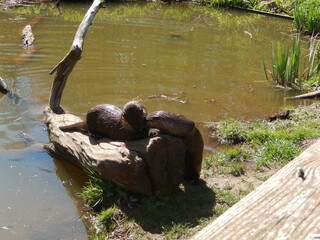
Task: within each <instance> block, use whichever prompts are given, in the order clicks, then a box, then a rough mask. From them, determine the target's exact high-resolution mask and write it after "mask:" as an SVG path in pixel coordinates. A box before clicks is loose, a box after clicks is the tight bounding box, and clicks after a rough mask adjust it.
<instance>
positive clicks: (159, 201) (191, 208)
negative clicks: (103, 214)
mask: <svg viewBox="0 0 320 240" xmlns="http://www.w3.org/2000/svg"><path fill="white" fill-rule="evenodd" d="M215 199H216V197H215V192H214V191H213V189H211V188H209V187H207V186H206V184H205V183H202V184H199V185H192V184H190V183H186V182H185V183H184V184H183V186H182V187H181V188H180V189H179V190H178V191H177V192H174V193H172V194H170V195H161V194H155V195H153V196H150V197H142V198H141V199H140V201H139V202H138V203H137V205H136V206H135V207H134V208H133V209H129V208H127V207H123V208H121V210H122V211H123V212H124V213H125V214H126V215H127V216H128V217H129V218H131V219H134V220H135V222H136V223H137V224H138V225H140V226H141V227H142V229H143V230H144V231H147V232H150V233H153V234H157V233H161V232H163V230H164V229H165V228H168V227H170V226H172V225H173V224H180V225H188V226H190V227H194V226H197V225H198V224H199V222H198V221H199V220H200V219H201V218H210V217H212V216H213V214H214V213H213V209H214V206H215V203H216V202H215Z"/></svg>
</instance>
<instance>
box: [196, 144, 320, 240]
mask: <svg viewBox="0 0 320 240" xmlns="http://www.w3.org/2000/svg"><path fill="white" fill-rule="evenodd" d="M319 185H320V140H318V141H317V142H316V143H314V144H313V145H312V146H311V147H309V148H308V149H307V150H306V151H304V152H303V153H302V154H301V155H300V156H298V157H297V158H295V159H294V160H293V161H291V162H290V163H289V164H287V165H286V166H285V167H283V168H282V169H281V170H279V171H278V172H277V173H276V174H275V175H274V176H272V177H271V178H270V179H269V180H267V181H266V182H265V183H263V184H262V185H261V186H260V187H258V188H257V189H256V190H254V191H253V192H251V193H250V194H249V195H247V196H246V197H244V198H243V199H241V200H240V201H239V202H238V203H237V204H235V205H234V206H233V207H231V208H230V209H229V210H228V211H226V212H225V213H224V214H222V215H221V216H220V217H219V218H217V219H216V220H215V221H214V222H212V223H211V224H209V225H208V226H207V227H206V228H204V229H203V230H201V231H200V232H199V233H197V234H196V235H195V236H193V237H192V239H193V240H196V239H197V240H204V239H206V240H207V239H288V240H289V239H295V240H296V239H315V238H314V236H319V234H320V224H319V221H320V214H319V213H320V188H319Z"/></svg>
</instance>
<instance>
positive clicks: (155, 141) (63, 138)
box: [45, 114, 186, 195]
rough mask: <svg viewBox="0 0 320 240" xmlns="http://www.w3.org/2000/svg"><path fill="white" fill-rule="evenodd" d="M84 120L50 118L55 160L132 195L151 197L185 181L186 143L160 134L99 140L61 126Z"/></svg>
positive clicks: (68, 116)
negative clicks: (128, 140) (62, 128)
mask: <svg viewBox="0 0 320 240" xmlns="http://www.w3.org/2000/svg"><path fill="white" fill-rule="evenodd" d="M79 121H81V119H80V118H79V117H76V116H74V115H71V114H51V115H49V116H47V119H46V123H47V125H48V128H49V129H48V130H49V136H50V144H49V145H46V146H45V149H46V150H47V151H48V152H49V153H50V154H53V155H54V156H55V157H58V158H62V159H64V160H67V161H69V162H70V163H72V164H74V165H76V166H78V167H80V168H89V169H91V170H92V171H94V172H96V173H98V174H100V176H101V178H103V179H108V180H111V181H113V182H115V183H116V184H118V185H120V186H121V187H123V188H124V189H127V190H129V191H132V192H136V193H141V194H146V195H150V194H152V192H155V191H163V190H167V189H169V190H170V189H171V188H177V187H178V185H179V184H180V183H181V182H182V181H183V177H184V161H185V152H186V147H185V145H184V144H183V142H182V140H181V139H179V138H175V137H172V136H168V135H160V136H157V137H152V138H145V139H141V140H137V141H131V142H119V141H112V140H110V139H108V138H102V139H99V140H96V139H94V138H93V137H90V136H88V134H87V133H80V132H72V133H69V132H62V131H61V130H60V129H59V126H64V125H69V124H73V123H76V122H79Z"/></svg>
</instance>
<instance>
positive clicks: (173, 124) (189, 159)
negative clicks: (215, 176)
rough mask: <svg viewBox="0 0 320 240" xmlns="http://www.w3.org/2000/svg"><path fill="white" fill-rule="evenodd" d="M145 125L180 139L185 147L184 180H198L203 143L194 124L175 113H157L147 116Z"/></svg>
mask: <svg viewBox="0 0 320 240" xmlns="http://www.w3.org/2000/svg"><path fill="white" fill-rule="evenodd" d="M146 123H147V125H148V126H149V127H150V128H157V129H159V130H160V131H161V132H162V133H165V134H168V135H172V136H176V137H181V138H182V140H183V142H184V143H185V144H186V147H187V151H186V160H185V164H186V166H185V179H187V180H197V179H199V177H200V172H201V164H202V155H203V146H204V143H203V139H202V136H201V133H200V131H199V130H198V128H196V127H195V124H194V122H193V121H191V120H189V119H187V118H185V117H184V116H182V115H180V114H177V113H171V112H166V111H157V112H153V113H151V114H148V115H147V117H146Z"/></svg>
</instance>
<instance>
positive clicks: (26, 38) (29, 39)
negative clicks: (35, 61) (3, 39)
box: [21, 25, 36, 48]
mask: <svg viewBox="0 0 320 240" xmlns="http://www.w3.org/2000/svg"><path fill="white" fill-rule="evenodd" d="M21 38H22V43H23V46H24V47H25V48H27V47H32V46H33V44H34V42H35V40H36V38H35V37H34V35H33V33H32V28H31V25H26V26H25V27H24V28H23V29H22V32H21Z"/></svg>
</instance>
